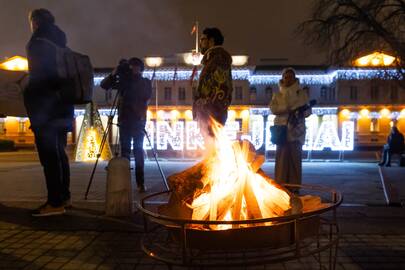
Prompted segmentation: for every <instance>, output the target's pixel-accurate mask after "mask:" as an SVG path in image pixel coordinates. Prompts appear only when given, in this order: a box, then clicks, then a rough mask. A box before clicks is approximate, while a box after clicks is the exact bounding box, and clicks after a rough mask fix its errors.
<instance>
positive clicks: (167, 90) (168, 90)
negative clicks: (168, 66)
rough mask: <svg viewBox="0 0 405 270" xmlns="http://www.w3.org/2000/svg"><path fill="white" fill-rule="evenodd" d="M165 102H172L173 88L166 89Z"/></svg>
mask: <svg viewBox="0 0 405 270" xmlns="http://www.w3.org/2000/svg"><path fill="white" fill-rule="evenodd" d="M165 100H172V88H171V87H165Z"/></svg>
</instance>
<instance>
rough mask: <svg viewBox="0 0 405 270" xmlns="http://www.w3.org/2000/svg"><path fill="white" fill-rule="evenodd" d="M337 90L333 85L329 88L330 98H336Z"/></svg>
mask: <svg viewBox="0 0 405 270" xmlns="http://www.w3.org/2000/svg"><path fill="white" fill-rule="evenodd" d="M335 92H336V90H335V87H331V88H330V89H329V100H335Z"/></svg>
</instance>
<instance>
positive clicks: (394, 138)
mask: <svg viewBox="0 0 405 270" xmlns="http://www.w3.org/2000/svg"><path fill="white" fill-rule="evenodd" d="M404 149H405V146H404V135H402V133H401V132H399V130H398V128H397V127H396V126H393V127H392V128H391V133H390V135H389V136H388V139H387V144H385V145H384V148H383V154H382V160H381V162H380V163H378V165H379V166H384V165H385V166H386V167H390V166H391V156H392V154H402V152H403V151H404Z"/></svg>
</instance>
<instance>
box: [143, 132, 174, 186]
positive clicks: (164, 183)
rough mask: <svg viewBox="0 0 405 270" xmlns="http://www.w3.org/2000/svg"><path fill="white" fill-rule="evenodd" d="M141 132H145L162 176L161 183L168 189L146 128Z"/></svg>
mask: <svg viewBox="0 0 405 270" xmlns="http://www.w3.org/2000/svg"><path fill="white" fill-rule="evenodd" d="M143 132H144V133H145V135H146V138H147V139H148V142H149V145H150V146H151V148H152V154H153V157H154V158H155V161H156V164H157V166H158V168H159V172H160V175H161V176H162V179H163V183H164V184H165V187H166V189H167V190H170V188H169V185H168V184H167V180H166V176H165V175H164V173H163V170H162V168H161V167H160V164H159V161H158V159H157V156H156V152H155V148H154V147H153V146H152V142H151V140H150V138H149V135H148V132H147V131H146V129H144V130H143Z"/></svg>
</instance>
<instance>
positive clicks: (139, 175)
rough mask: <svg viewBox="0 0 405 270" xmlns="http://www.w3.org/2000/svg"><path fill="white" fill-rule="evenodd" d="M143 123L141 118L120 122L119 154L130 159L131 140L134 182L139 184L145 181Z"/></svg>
mask: <svg viewBox="0 0 405 270" xmlns="http://www.w3.org/2000/svg"><path fill="white" fill-rule="evenodd" d="M145 124H146V122H145V121H143V120H140V121H136V120H134V121H132V122H131V123H121V124H120V143H121V156H122V157H125V158H127V159H128V160H130V161H131V141H133V152H134V157H135V178H136V184H137V185H138V186H141V185H143V184H144V182H145V179H144V178H145V176H144V153H143V140H144V137H145V133H144V130H145Z"/></svg>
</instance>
